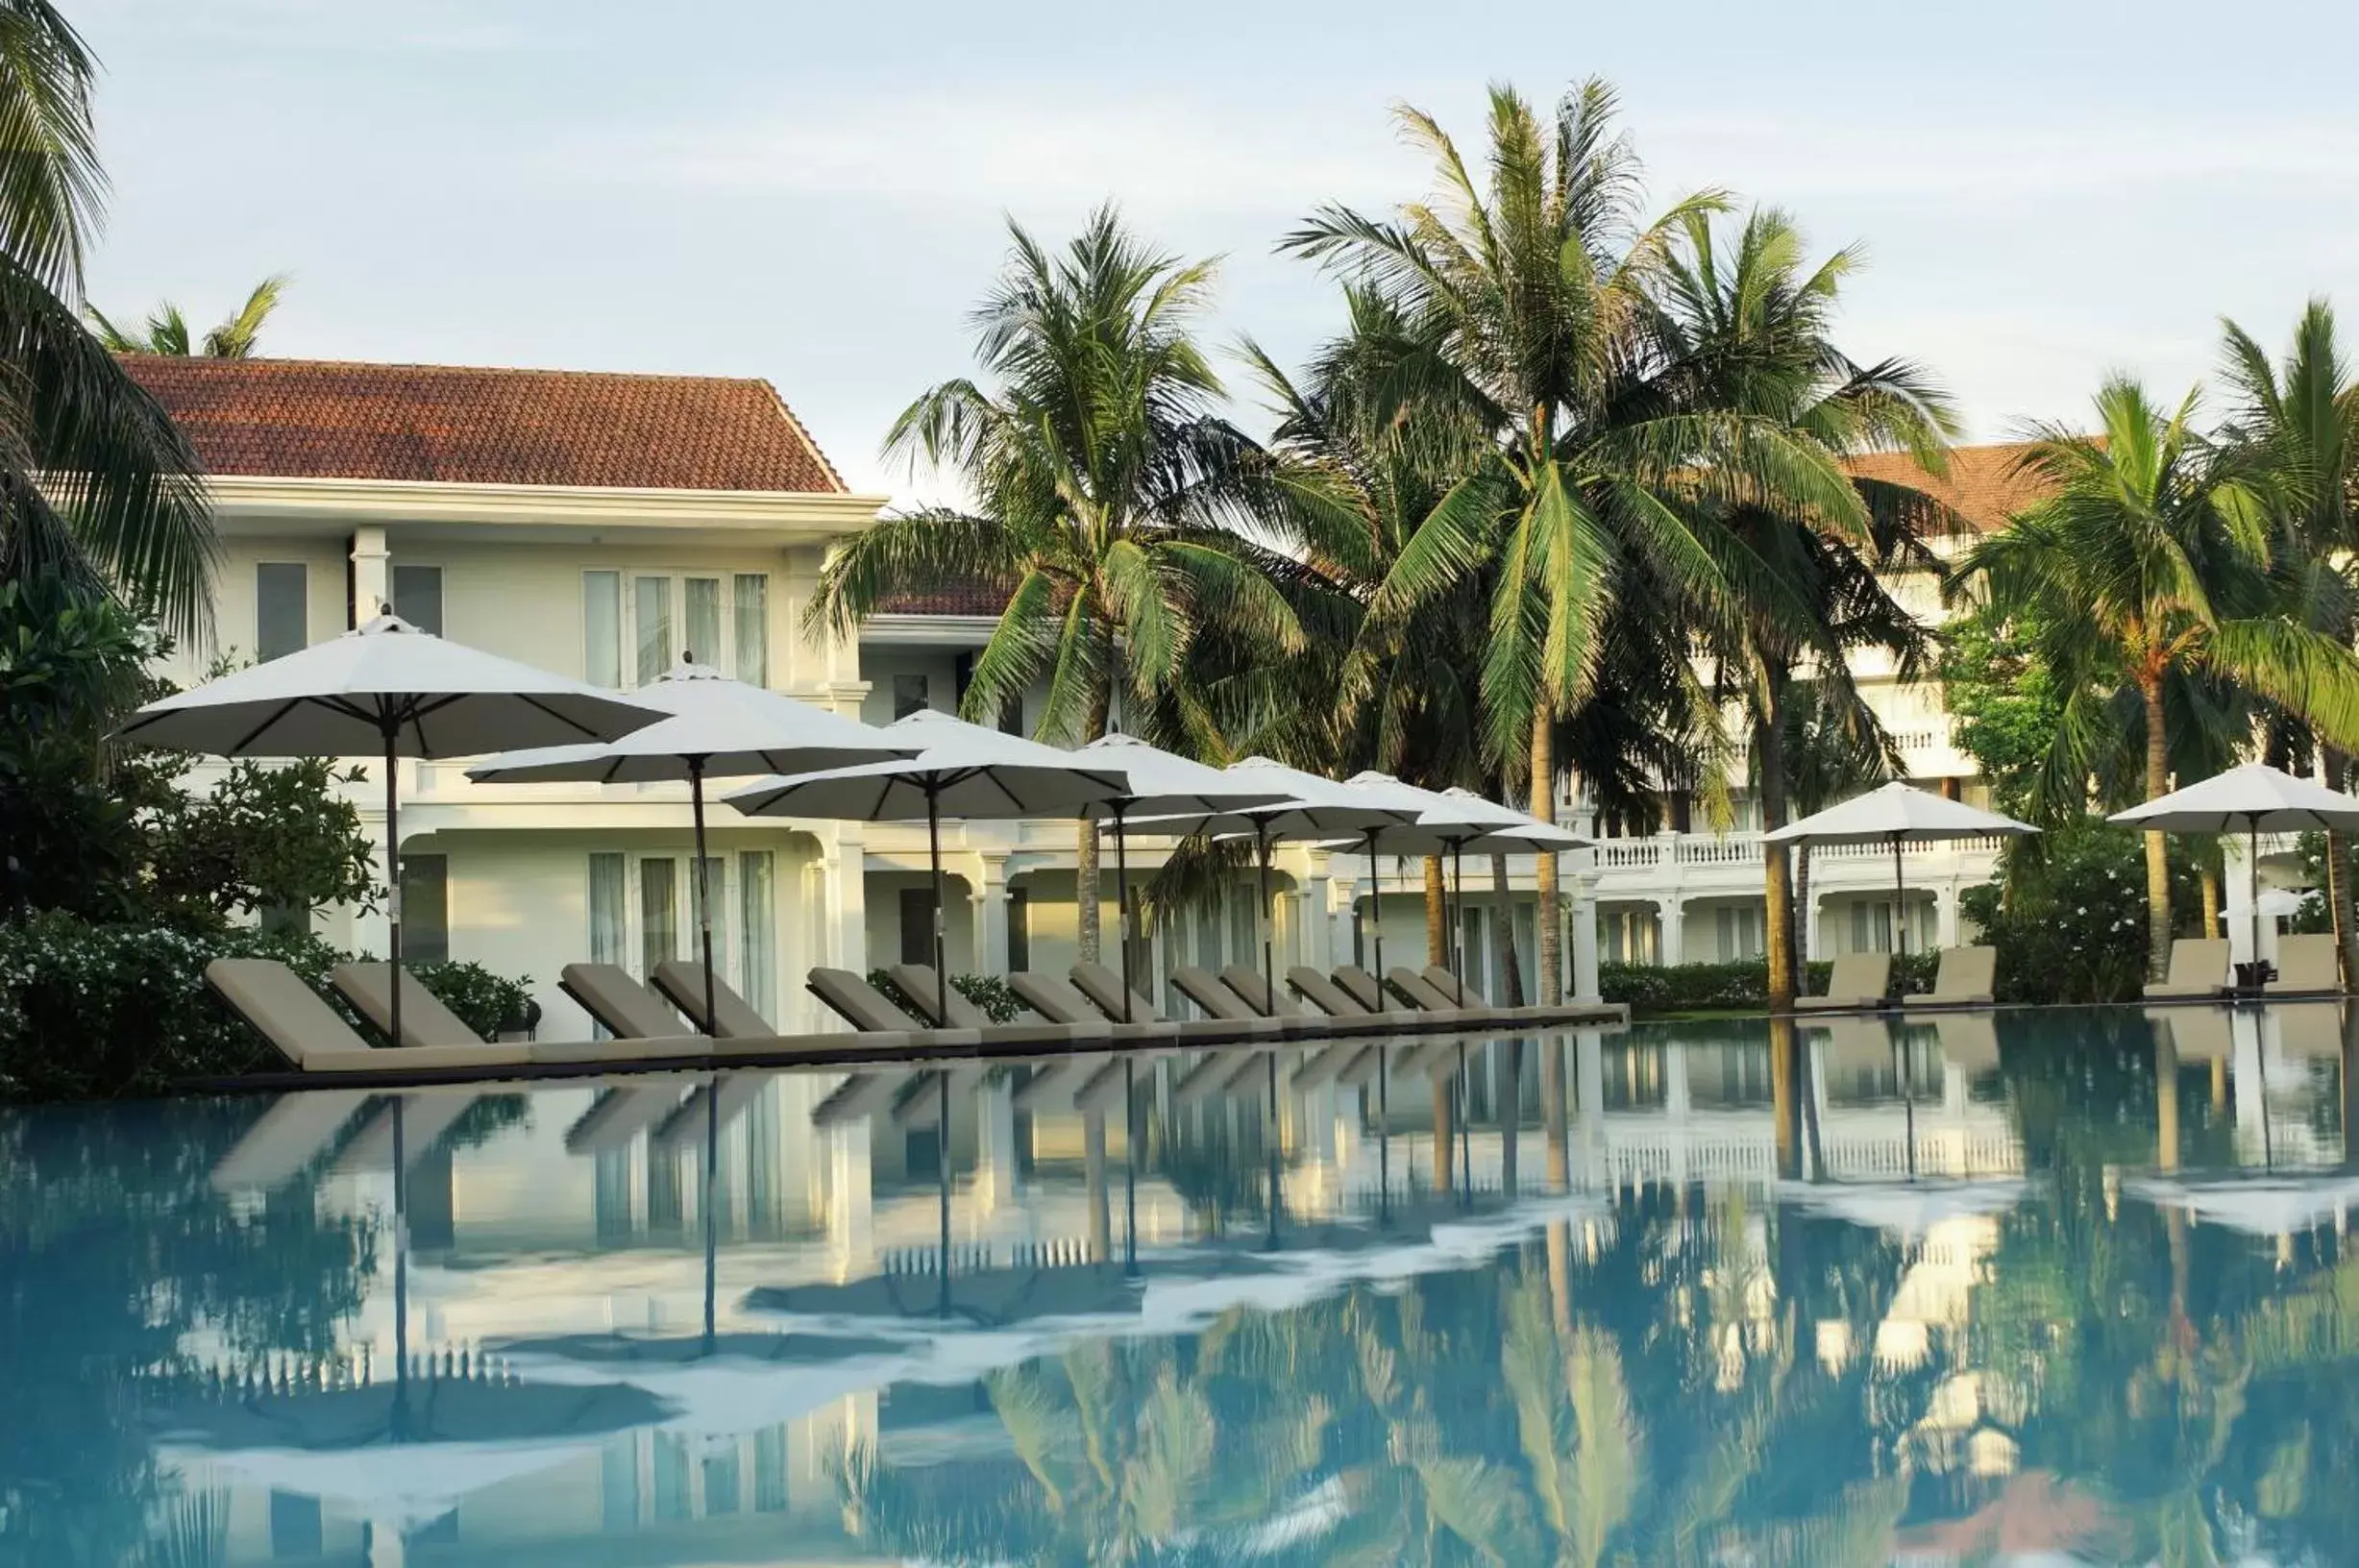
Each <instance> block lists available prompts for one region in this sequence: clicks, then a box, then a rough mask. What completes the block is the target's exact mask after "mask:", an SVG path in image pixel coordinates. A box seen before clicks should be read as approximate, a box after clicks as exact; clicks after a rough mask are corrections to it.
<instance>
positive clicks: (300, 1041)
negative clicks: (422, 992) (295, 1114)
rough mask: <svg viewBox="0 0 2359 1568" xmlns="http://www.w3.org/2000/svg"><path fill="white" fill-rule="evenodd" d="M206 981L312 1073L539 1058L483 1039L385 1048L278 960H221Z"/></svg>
mask: <svg viewBox="0 0 2359 1568" xmlns="http://www.w3.org/2000/svg"><path fill="white" fill-rule="evenodd" d="M205 983H206V984H207V985H209V986H210V987H211V988H212V989H213V992H214V993H215V994H216V995H218V996H219V997H220V998H221V999H222V1000H223V1001H224V1002H226V1003H228V1004H229V1007H230V1009H231V1011H233V1012H234V1013H235V1014H236V1015H237V1016H238V1017H241V1018H243V1019H245V1020H246V1022H247V1023H249V1024H251V1025H253V1026H254V1028H255V1030H256V1032H257V1033H258V1034H260V1035H261V1037H262V1038H263V1039H264V1040H267V1041H270V1043H271V1044H273V1045H275V1046H277V1047H278V1050H279V1054H280V1055H282V1056H283V1057H285V1058H286V1059H287V1061H288V1062H290V1063H292V1064H293V1065H294V1066H298V1067H301V1068H302V1069H303V1070H304V1071H306V1072H355V1071H357V1072H384V1071H387V1070H393V1071H403V1070H409V1071H417V1070H424V1071H437V1072H438V1071H446V1070H450V1069H454V1068H474V1067H483V1068H496V1067H513V1066H525V1065H527V1064H528V1063H529V1062H531V1061H532V1053H531V1050H530V1048H529V1047H528V1046H526V1045H522V1044H509V1043H502V1044H498V1045H486V1044H484V1043H483V1042H481V1041H477V1042H476V1043H474V1044H472V1045H466V1044H453V1045H408V1046H403V1047H401V1048H400V1049H399V1050H398V1052H397V1051H396V1050H395V1049H394V1048H392V1047H387V1048H386V1049H384V1050H378V1049H376V1048H374V1047H372V1046H371V1045H370V1044H369V1042H368V1041H365V1040H363V1039H361V1038H360V1036H359V1035H358V1034H357V1033H356V1031H355V1030H354V1028H353V1026H352V1025H351V1024H349V1023H346V1022H345V1021H344V1019H343V1017H342V1016H341V1015H340V1014H338V1013H337V1012H336V1010H335V1009H334V1008H332V1007H330V1006H329V1005H328V1004H327V1002H326V1001H325V1000H323V999H322V998H321V996H320V994H319V993H318V992H315V991H313V990H312V989H311V988H310V987H309V986H307V985H305V984H304V983H303V977H302V976H300V975H298V974H297V973H296V972H295V971H294V970H293V969H290V968H287V967H286V966H285V965H284V964H282V963H280V962H279V961H278V960H277V959H275V958H216V959H214V960H213V961H212V962H211V963H210V964H208V965H207V966H205ZM404 1000H405V1002H406V1000H407V998H404Z"/></svg>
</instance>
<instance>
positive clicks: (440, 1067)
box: [303, 1020, 532, 1072]
mask: <svg viewBox="0 0 2359 1568" xmlns="http://www.w3.org/2000/svg"><path fill="white" fill-rule="evenodd" d="M405 1021H406V1020H405ZM531 1061H532V1047H530V1046H528V1045H525V1044H521V1043H518V1042H514V1041H500V1042H497V1043H491V1044H476V1045H405V1046H403V1047H401V1048H400V1049H399V1050H396V1049H394V1048H393V1047H392V1046H390V1045H388V1046H386V1047H385V1048H384V1049H382V1050H376V1051H313V1052H312V1053H311V1054H310V1055H309V1056H308V1057H307V1058H306V1059H305V1060H304V1064H303V1066H304V1070H305V1071H306V1072H461V1071H476V1070H479V1069H493V1068H500V1067H521V1066H528V1065H530V1063H531Z"/></svg>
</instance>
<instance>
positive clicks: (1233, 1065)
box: [1171, 979, 1263, 1106]
mask: <svg viewBox="0 0 2359 1568" xmlns="http://www.w3.org/2000/svg"><path fill="white" fill-rule="evenodd" d="M1173 983H1174V984H1176V983H1177V981H1176V979H1175V980H1174V982H1173ZM1262 1054H1263V1053H1262V1052H1260V1051H1258V1050H1254V1049H1251V1048H1250V1047H1247V1046H1243V1045H1230V1046H1226V1047H1224V1048H1222V1049H1220V1050H1217V1051H1207V1052H1205V1053H1204V1059H1203V1060H1202V1061H1200V1062H1198V1063H1197V1064H1196V1065H1195V1066H1192V1067H1190V1068H1189V1069H1188V1070H1187V1071H1186V1072H1184V1073H1182V1074H1180V1077H1179V1081H1178V1082H1177V1083H1174V1084H1173V1085H1172V1086H1171V1103H1172V1104H1173V1105H1174V1106H1188V1105H1193V1104H1195V1103H1196V1102H1197V1101H1198V1100H1203V1099H1210V1098H1211V1097H1212V1096H1213V1095H1215V1094H1219V1093H1224V1092H1226V1091H1227V1090H1228V1088H1229V1085H1230V1083H1231V1082H1232V1081H1233V1080H1235V1079H1236V1077H1237V1075H1238V1074H1239V1073H1241V1072H1242V1071H1243V1070H1244V1069H1245V1068H1247V1067H1250V1066H1257V1065H1258V1064H1259V1063H1260V1061H1261V1058H1262Z"/></svg>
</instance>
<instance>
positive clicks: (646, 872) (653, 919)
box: [639, 860, 680, 980]
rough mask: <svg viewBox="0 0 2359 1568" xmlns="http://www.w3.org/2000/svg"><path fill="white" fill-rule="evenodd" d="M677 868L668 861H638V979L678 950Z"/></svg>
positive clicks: (678, 904) (647, 974) (673, 956)
mask: <svg viewBox="0 0 2359 1568" xmlns="http://www.w3.org/2000/svg"><path fill="white" fill-rule="evenodd" d="M678 873H679V867H678V865H677V863H676V862H674V861H669V860H643V861H641V862H639V978H640V979H642V980H644V979H646V978H647V977H648V976H649V975H651V974H653V973H654V972H655V966H656V965H658V964H661V963H663V962H664V961H665V960H666V959H671V958H677V957H678V956H679V950H680V941H679V933H680V924H679V919H680V918H679V907H680V899H679V874H678Z"/></svg>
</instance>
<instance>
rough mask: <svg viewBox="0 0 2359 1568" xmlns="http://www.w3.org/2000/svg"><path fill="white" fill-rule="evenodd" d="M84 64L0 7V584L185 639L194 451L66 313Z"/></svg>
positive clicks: (208, 539)
mask: <svg viewBox="0 0 2359 1568" xmlns="http://www.w3.org/2000/svg"><path fill="white" fill-rule="evenodd" d="M96 71H97V62H96V61H95V60H94V59H92V57H91V55H90V53H89V51H88V49H87V48H86V46H85V45H84V43H83V41H82V38H81V37H80V36H79V35H78V34H76V33H75V31H74V29H73V27H72V25H71V24H70V23H68V22H67V21H66V20H65V18H64V17H63V15H61V13H60V12H58V10H57V8H56V7H55V6H53V5H51V4H49V3H48V0H0V147H4V148H5V149H6V151H5V153H0V581H9V580H15V579H21V578H26V577H32V576H43V575H48V576H57V577H59V578H60V579H61V580H63V581H65V582H66V583H68V584H69V585H71V586H73V587H75V588H76V589H78V590H80V591H82V592H86V593H89V594H99V593H105V592H117V593H120V594H121V595H123V596H124V597H126V598H128V599H130V600H133V601H134V602H135V604H136V605H138V606H139V607H140V608H141V609H142V610H144V611H145V612H146V613H148V614H151V615H153V616H155V617H156V618H157V619H158V620H159V621H160V623H161V625H163V626H164V628H165V629H166V630H168V631H171V632H174V633H177V634H180V635H183V636H197V635H200V634H201V633H202V632H203V631H204V629H205V627H206V621H207V613H208V604H209V589H210V582H211V574H212V562H213V533H212V523H211V518H210V514H209V510H208V507H207V503H206V498H205V492H204V487H203V485H202V483H201V482H200V480H199V478H198V464H197V460H196V455H195V453H193V452H192V451H191V450H190V449H189V447H188V444H187V443H186V441H184V439H183V438H182V436H181V434H180V432H179V431H178V430H176V429H174V428H173V426H172V422H171V420H170V419H169V418H168V417H166V415H165V414H164V412H163V410H162V409H161V408H160V407H159V406H158V405H157V404H156V402H155V400H153V399H152V398H150V397H149V396H148V395H147V394H146V393H145V392H143V391H142V390H141V389H140V388H139V386H138V385H137V383H135V381H133V380H132V379H131V378H130V377H129V376H128V375H126V374H125V373H124V370H123V367H122V366H121V365H119V364H117V363H116V362H115V360H114V358H113V357H112V356H111V355H109V354H108V353H107V351H106V350H105V348H103V347H102V346H101V345H100V344H99V343H98V342H97V341H96V340H95V339H93V338H92V337H91V336H90V334H89V333H88V332H86V331H84V330H83V326H82V322H81V320H80V318H79V315H78V310H77V306H78V305H79V303H80V301H81V297H82V259H83V253H84V250H85V248H86V244H87V241H88V236H89V234H90V233H91V231H92V228H93V226H94V225H95V223H96V220H97V212H98V201H99V195H100V192H101V190H102V189H103V188H104V184H105V181H104V177H103V176H102V175H101V173H100V171H99V167H98V159H97V152H96V144H95V141H94V139H93V135H92V131H91V123H90V85H91V81H92V78H93V77H94V75H95V74H96Z"/></svg>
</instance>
